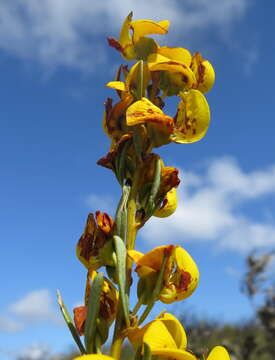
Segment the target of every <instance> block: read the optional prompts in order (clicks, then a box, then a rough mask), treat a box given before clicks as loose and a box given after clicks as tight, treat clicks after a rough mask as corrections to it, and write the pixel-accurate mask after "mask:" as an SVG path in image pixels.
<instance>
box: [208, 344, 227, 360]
mask: <svg viewBox="0 0 275 360" xmlns="http://www.w3.org/2000/svg"><path fill="white" fill-rule="evenodd" d="M206 360H230V356H229V354H228V352H227V350H226V349H225V348H224V347H223V346H215V347H214V348H213V349H212V350H211V351H210V353H209V355H208V356H207V358H206Z"/></svg>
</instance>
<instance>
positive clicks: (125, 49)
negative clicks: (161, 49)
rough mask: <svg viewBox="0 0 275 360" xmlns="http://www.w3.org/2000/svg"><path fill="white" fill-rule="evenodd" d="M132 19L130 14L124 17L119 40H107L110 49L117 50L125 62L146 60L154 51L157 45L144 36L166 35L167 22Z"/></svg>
mask: <svg viewBox="0 0 275 360" xmlns="http://www.w3.org/2000/svg"><path fill="white" fill-rule="evenodd" d="M132 17H133V14H132V13H130V14H129V15H128V16H127V17H126V19H125V21H124V23H123V25H122V28H121V31H120V37H119V40H116V39H113V38H109V39H108V42H109V45H110V46H111V47H113V48H115V49H116V50H118V51H119V52H120V53H121V54H122V56H123V57H124V58H125V59H127V60H135V59H143V60H146V59H147V57H148V55H149V54H150V53H153V52H155V51H156V49H157V47H158V45H157V43H156V42H155V41H154V40H153V39H151V38H147V37H144V36H145V35H150V34H160V35H163V34H166V33H167V31H168V27H169V21H168V20H163V21H160V22H155V21H151V20H136V21H132ZM131 31H132V33H131Z"/></svg>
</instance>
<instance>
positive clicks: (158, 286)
mask: <svg viewBox="0 0 275 360" xmlns="http://www.w3.org/2000/svg"><path fill="white" fill-rule="evenodd" d="M167 260H168V255H167V254H164V257H163V260H162V264H161V268H160V271H159V274H158V278H157V281H156V285H155V288H154V290H153V292H152V297H151V301H150V302H149V303H148V305H147V306H146V308H145V310H144V311H143V313H142V315H141V317H140V319H139V322H138V325H140V324H141V323H143V321H144V320H145V319H146V318H147V316H148V315H149V313H150V311H151V310H152V308H153V306H154V305H155V302H156V301H157V299H158V296H159V293H160V290H161V287H162V283H163V276H164V270H165V267H166V263H167Z"/></svg>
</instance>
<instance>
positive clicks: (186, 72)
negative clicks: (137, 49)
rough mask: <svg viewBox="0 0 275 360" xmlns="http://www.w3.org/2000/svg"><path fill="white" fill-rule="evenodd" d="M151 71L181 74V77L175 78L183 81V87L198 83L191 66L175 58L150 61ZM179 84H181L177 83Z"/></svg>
mask: <svg viewBox="0 0 275 360" xmlns="http://www.w3.org/2000/svg"><path fill="white" fill-rule="evenodd" d="M148 67H149V70H150V71H168V72H169V73H178V74H180V77H179V79H174V80H175V81H176V80H177V82H180V81H181V83H182V87H185V88H191V87H192V86H193V85H194V84H196V77H195V74H194V73H193V71H192V70H191V69H190V68H189V66H187V65H185V64H183V63H181V62H179V61H175V60H168V61H162V62H150V63H148ZM177 85H179V84H177Z"/></svg>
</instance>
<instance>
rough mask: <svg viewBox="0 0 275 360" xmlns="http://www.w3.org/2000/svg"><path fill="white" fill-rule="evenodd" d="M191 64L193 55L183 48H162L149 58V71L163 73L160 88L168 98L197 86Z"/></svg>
mask: <svg viewBox="0 0 275 360" xmlns="http://www.w3.org/2000/svg"><path fill="white" fill-rule="evenodd" d="M164 54H165V55H164ZM190 64H191V54H190V53H189V51H188V50H186V49H183V48H160V49H158V52H157V53H155V54H151V55H149V57H148V68H149V70H150V71H152V72H154V71H161V78H160V88H161V89H162V90H163V92H164V94H165V95H168V96H171V95H177V94H178V93H179V92H180V91H183V90H186V89H190V88H192V87H193V86H194V85H195V84H196V77H195V74H194V73H193V71H192V69H191V68H190Z"/></svg>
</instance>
